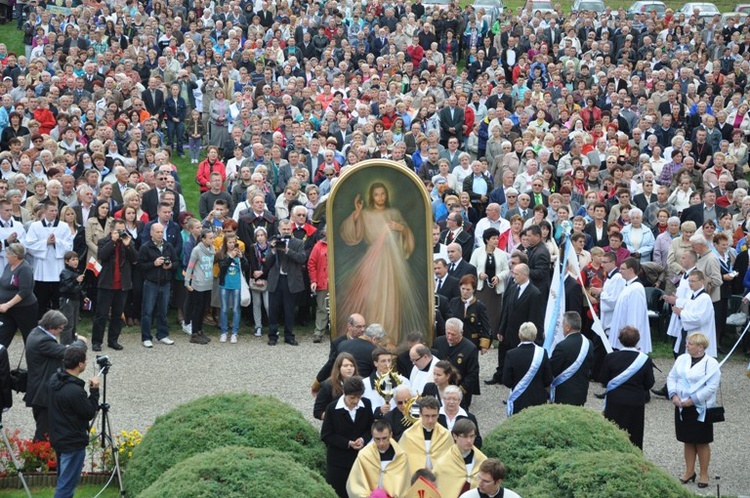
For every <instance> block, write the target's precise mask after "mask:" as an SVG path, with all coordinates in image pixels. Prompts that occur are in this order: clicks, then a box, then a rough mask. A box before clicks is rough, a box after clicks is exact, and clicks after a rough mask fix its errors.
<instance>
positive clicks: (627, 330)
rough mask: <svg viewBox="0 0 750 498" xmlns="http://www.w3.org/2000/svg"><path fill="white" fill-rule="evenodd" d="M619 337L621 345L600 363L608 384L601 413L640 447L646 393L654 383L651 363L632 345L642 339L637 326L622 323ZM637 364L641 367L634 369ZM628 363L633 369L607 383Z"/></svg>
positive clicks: (603, 377)
mask: <svg viewBox="0 0 750 498" xmlns="http://www.w3.org/2000/svg"><path fill="white" fill-rule="evenodd" d="M645 333H650V332H649V331H648V330H647V331H645ZM618 339H619V340H620V343H621V344H622V345H623V346H624V349H621V350H619V351H613V352H611V353H609V354H608V355H607V357H606V358H605V359H604V365H602V385H604V386H606V388H607V391H606V393H605V396H606V406H605V408H604V417H605V418H607V419H609V420H611V421H612V422H614V423H615V424H617V425H618V426H619V427H620V428H621V429H623V430H624V431H626V432H627V433H628V435H629V436H630V442H631V443H633V444H634V445H636V446H638V447H639V448H641V449H643V425H644V420H645V416H646V410H645V407H646V397H647V395H648V390H649V389H651V388H652V387H653V386H654V367H653V364H652V362H651V359H650V358H649V357H648V356H646V355H644V353H641V352H639V351H637V350H636V349H635V347H636V346H637V345H638V341H640V340H641V335H640V333H639V332H638V329H636V328H634V327H623V328H622V329H621V330H620V332H619V335H618ZM644 356H645V357H644ZM636 362H638V363H636ZM638 365H640V368H637V369H636V368H635V367H637V366H638ZM631 366H632V367H633V368H632V370H633V371H632V372H631V374H630V375H629V376H627V378H625V379H622V381H621V382H620V384H619V385H618V386H614V385H612V386H610V385H608V384H610V381H612V380H613V379H614V378H615V377H618V376H619V375H620V374H622V373H623V372H625V370H628V369H630V367H631Z"/></svg>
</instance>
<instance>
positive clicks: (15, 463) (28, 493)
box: [0, 421, 31, 498]
mask: <svg viewBox="0 0 750 498" xmlns="http://www.w3.org/2000/svg"><path fill="white" fill-rule="evenodd" d="M0 432H1V433H2V434H3V442H5V447H6V448H8V454H9V455H10V459H11V461H12V462H13V466H14V467H15V468H16V470H17V471H18V478H19V479H20V480H21V484H23V489H24V490H26V496H28V497H29V498H31V491H29V486H28V485H27V484H26V479H24V478H23V471H22V470H21V464H20V463H19V462H18V460H16V455H14V454H13V447H12V446H11V445H10V441H9V440H8V435H7V434H5V428H4V427H3V422H2V421H0Z"/></svg>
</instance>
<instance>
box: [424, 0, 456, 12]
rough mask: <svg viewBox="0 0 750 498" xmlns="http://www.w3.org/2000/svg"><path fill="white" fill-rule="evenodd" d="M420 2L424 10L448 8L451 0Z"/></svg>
mask: <svg viewBox="0 0 750 498" xmlns="http://www.w3.org/2000/svg"><path fill="white" fill-rule="evenodd" d="M422 4H423V5H424V7H425V10H426V11H435V10H448V7H450V5H451V0H425V1H424V2H422Z"/></svg>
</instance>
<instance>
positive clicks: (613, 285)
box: [599, 272, 625, 330]
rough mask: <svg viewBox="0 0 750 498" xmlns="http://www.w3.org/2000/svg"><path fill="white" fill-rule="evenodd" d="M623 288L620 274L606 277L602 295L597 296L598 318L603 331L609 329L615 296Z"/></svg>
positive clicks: (623, 284)
mask: <svg viewBox="0 0 750 498" xmlns="http://www.w3.org/2000/svg"><path fill="white" fill-rule="evenodd" d="M624 288H625V279H624V278H622V275H620V272H615V274H614V275H612V276H611V277H607V280H605V281H604V286H603V287H602V293H601V295H600V296H599V309H600V318H601V321H602V328H603V329H604V330H607V329H608V328H609V323H610V322H611V321H612V313H614V311H615V304H617V296H619V295H620V293H621V292H622V289H624Z"/></svg>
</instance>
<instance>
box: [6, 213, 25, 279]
mask: <svg viewBox="0 0 750 498" xmlns="http://www.w3.org/2000/svg"><path fill="white" fill-rule="evenodd" d="M25 240H26V230H24V229H23V224H21V223H20V222H18V221H16V220H14V219H13V210H12V208H11V205H10V201H8V200H5V199H3V200H0V273H2V271H3V270H4V269H5V265H7V264H8V261H7V260H6V259H5V250H6V249H7V248H8V246H9V245H11V244H13V243H15V242H18V243H20V244H24V242H25Z"/></svg>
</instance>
